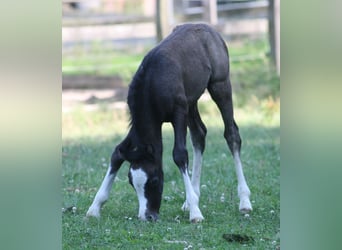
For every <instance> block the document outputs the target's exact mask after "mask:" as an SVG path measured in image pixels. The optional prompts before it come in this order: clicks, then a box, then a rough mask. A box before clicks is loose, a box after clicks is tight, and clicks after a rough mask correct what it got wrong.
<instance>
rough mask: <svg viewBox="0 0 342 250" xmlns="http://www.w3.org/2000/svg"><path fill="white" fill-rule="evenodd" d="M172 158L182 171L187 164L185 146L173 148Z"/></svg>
mask: <svg viewBox="0 0 342 250" xmlns="http://www.w3.org/2000/svg"><path fill="white" fill-rule="evenodd" d="M173 160H174V162H175V163H176V165H177V166H178V167H179V168H180V170H182V171H183V172H184V171H185V168H186V167H187V166H188V151H187V150H186V148H175V149H174V150H173Z"/></svg>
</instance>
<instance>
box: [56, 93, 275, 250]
mask: <svg viewBox="0 0 342 250" xmlns="http://www.w3.org/2000/svg"><path fill="white" fill-rule="evenodd" d="M254 102H255V104H254V105H249V106H245V107H244V108H238V109H236V111H235V113H236V114H235V117H236V120H237V122H238V124H239V126H240V132H241V136H242V140H243V146H242V161H243V163H244V171H245V175H246V178H247V181H248V184H249V187H250V189H251V191H252V196H251V201H252V205H253V208H254V210H253V212H252V213H250V214H249V216H243V215H240V213H239V211H238V202H239V200H238V197H237V191H236V187H237V181H236V175H235V170H234V164H233V160H232V157H231V155H230V153H229V152H228V147H227V145H226V143H225V140H224V138H223V136H222V134H223V123H222V121H221V118H220V115H219V113H218V110H217V108H216V106H215V105H214V104H213V103H212V101H211V100H207V101H201V103H200V105H199V106H200V112H201V114H202V118H203V121H204V122H205V124H206V125H207V128H208V135H207V147H206V151H205V154H204V162H203V165H204V166H203V175H202V178H201V199H200V208H201V210H202V213H203V215H204V217H205V221H204V222H202V223H200V224H191V223H190V222H189V214H188V213H187V212H183V211H181V209H180V208H181V206H182V204H183V202H184V199H185V194H184V184H183V181H182V178H181V175H180V173H179V171H178V168H177V167H176V165H175V164H174V163H173V160H172V156H171V155H172V154H171V151H172V145H173V132H172V130H171V126H170V125H169V124H165V126H164V127H163V142H164V148H165V150H164V160H163V165H164V173H165V184H164V193H163V201H162V207H161V210H160V220H159V221H158V222H157V223H151V222H141V221H139V220H138V219H137V213H138V201H137V198H136V194H135V192H134V190H133V188H132V187H131V186H130V185H129V183H128V178H127V173H128V164H127V163H125V164H124V165H123V166H122V168H121V170H120V172H119V175H118V177H117V179H116V182H115V183H114V186H113V189H112V193H111V197H110V200H109V201H108V202H107V203H106V204H105V205H104V207H103V209H102V217H101V219H100V220H97V219H93V218H90V219H86V218H85V213H86V211H87V209H88V207H89V205H90V204H91V202H92V199H93V197H94V195H95V193H96V191H97V188H98V187H99V185H100V183H101V181H102V178H103V176H104V174H105V172H106V169H107V166H108V162H109V157H110V155H111V152H112V150H113V148H114V147H115V145H116V144H117V143H118V142H120V140H121V139H123V137H124V136H125V134H126V132H127V128H128V122H127V121H128V118H127V114H126V111H124V110H109V109H106V108H105V107H102V108H100V109H98V110H97V111H93V112H89V111H85V110H84V109H83V108H82V106H79V107H76V108H75V109H74V110H73V111H71V112H68V113H63V116H62V122H63V159H62V163H63V170H62V175H63V185H62V186H63V189H62V196H63V204H62V207H63V211H64V212H63V216H62V228H63V249H240V248H243V249H278V248H279V245H280V231H279V230H280V219H279V217H280V197H279V196H280V183H279V182H280V180H279V178H280V154H279V148H280V139H279V134H280V131H279V101H276V100H273V99H272V98H269V99H264V100H261V101H258V100H254ZM188 144H189V143H188ZM188 148H189V155H190V161H191V153H192V150H191V146H190V145H188ZM232 233H233V234H242V235H247V236H249V237H252V238H253V239H254V241H252V242H246V243H239V242H227V241H226V240H225V239H224V238H223V237H222V236H223V234H232Z"/></svg>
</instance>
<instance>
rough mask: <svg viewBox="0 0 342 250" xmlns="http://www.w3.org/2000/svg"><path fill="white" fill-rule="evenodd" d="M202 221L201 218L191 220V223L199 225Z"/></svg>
mask: <svg viewBox="0 0 342 250" xmlns="http://www.w3.org/2000/svg"><path fill="white" fill-rule="evenodd" d="M203 220H204V218H203V217H199V218H193V219H192V220H191V223H200V222H202V221H203Z"/></svg>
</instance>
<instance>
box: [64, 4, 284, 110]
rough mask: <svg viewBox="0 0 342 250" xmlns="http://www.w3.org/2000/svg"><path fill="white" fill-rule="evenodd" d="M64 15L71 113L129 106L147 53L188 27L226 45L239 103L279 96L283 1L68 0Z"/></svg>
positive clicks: (66, 94) (66, 107)
mask: <svg viewBox="0 0 342 250" xmlns="http://www.w3.org/2000/svg"><path fill="white" fill-rule="evenodd" d="M62 12H63V16H62V39H63V41H62V55H63V61H62V73H63V98H62V99H63V111H64V112H68V111H70V110H71V109H72V107H74V106H75V104H76V105H78V104H80V103H81V104H84V105H85V107H87V108H88V109H92V108H94V104H98V103H99V102H100V103H106V104H108V105H109V106H113V105H114V106H116V107H119V106H121V107H122V105H124V104H123V103H124V102H125V100H126V94H127V93H126V92H127V86H128V85H129V83H130V80H131V78H132V76H133V75H134V73H135V71H136V69H137V68H138V65H139V64H140V62H141V60H142V59H143V57H144V55H145V54H146V53H147V52H148V51H149V50H150V49H151V48H153V47H154V46H155V45H156V44H157V43H158V42H159V41H160V40H162V39H163V38H164V37H166V36H167V35H168V34H169V33H170V32H171V31H172V29H173V27H175V26H176V25H179V24H182V23H185V22H206V23H209V24H211V25H212V26H214V27H215V28H216V30H218V31H219V32H220V33H221V34H222V36H223V37H224V39H225V40H226V42H227V45H228V47H229V51H230V56H231V57H230V60H231V78H232V84H233V90H234V95H235V96H237V97H236V98H234V101H235V105H238V106H244V105H248V104H252V105H254V104H255V101H256V100H263V99H267V100H268V101H270V100H271V102H274V101H276V100H277V99H278V98H279V89H280V84H279V75H280V53H279V51H280V42H279V40H280V37H279V36H280V35H279V34H280V17H279V0H254V1H251V0H226V1H221V0H217V1H216V0H202V1H201V0H164V1H160V0H62ZM122 102H123V103H122ZM251 102H254V103H251Z"/></svg>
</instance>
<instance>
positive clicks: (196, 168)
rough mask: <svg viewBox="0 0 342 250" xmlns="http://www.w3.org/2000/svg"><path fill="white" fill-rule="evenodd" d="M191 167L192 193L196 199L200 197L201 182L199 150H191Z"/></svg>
mask: <svg viewBox="0 0 342 250" xmlns="http://www.w3.org/2000/svg"><path fill="white" fill-rule="evenodd" d="M193 151H194V153H193V155H194V159H193V165H192V176H191V184H192V186H193V187H194V191H195V193H196V194H197V196H198V198H199V197H200V182H201V170H202V153H201V151H200V150H199V149H196V148H193Z"/></svg>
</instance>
